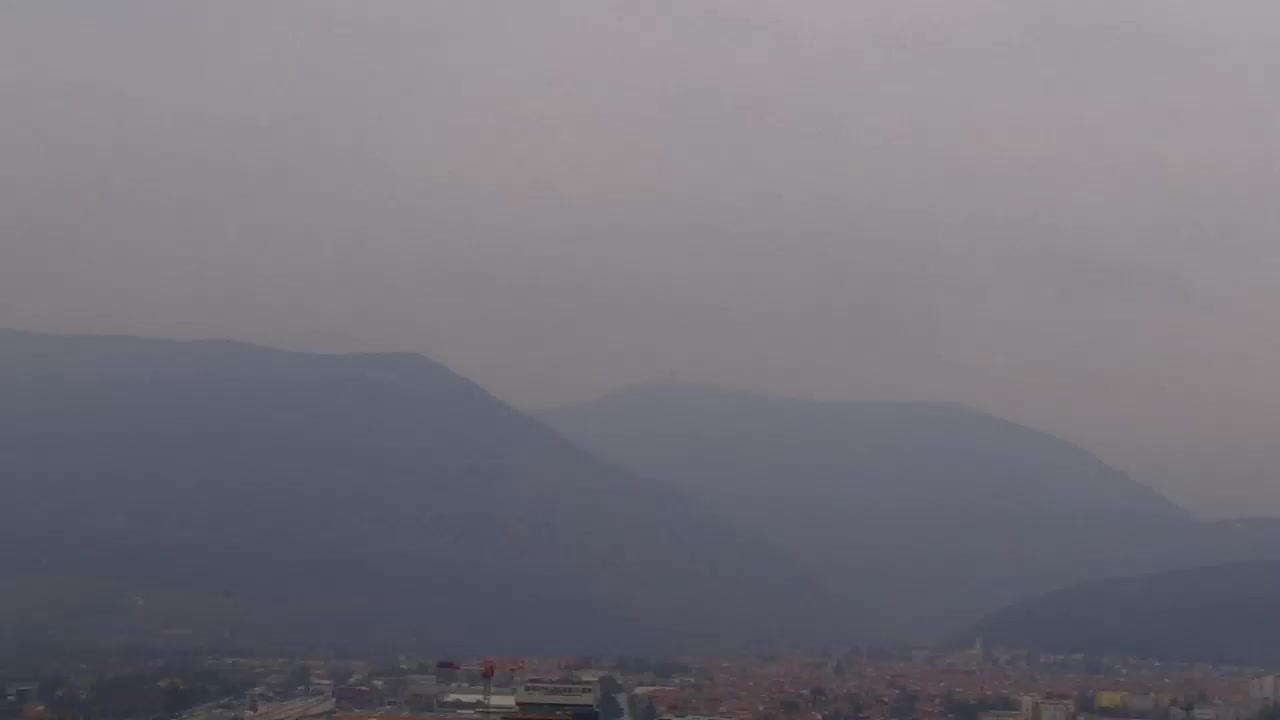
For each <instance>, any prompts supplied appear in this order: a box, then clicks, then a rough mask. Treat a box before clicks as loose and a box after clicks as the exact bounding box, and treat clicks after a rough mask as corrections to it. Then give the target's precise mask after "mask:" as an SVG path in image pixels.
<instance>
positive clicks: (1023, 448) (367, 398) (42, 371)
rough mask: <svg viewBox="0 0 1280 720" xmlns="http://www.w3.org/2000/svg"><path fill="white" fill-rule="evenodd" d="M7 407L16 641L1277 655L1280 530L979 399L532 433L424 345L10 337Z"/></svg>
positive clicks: (659, 396) (685, 393)
mask: <svg viewBox="0 0 1280 720" xmlns="http://www.w3.org/2000/svg"><path fill="white" fill-rule="evenodd" d="M0 395H2V396H3V397H4V398H5V402H4V403H0V484H2V485H0V487H2V488H3V490H4V493H5V498H6V504H7V506H8V507H11V508H14V509H15V511H14V512H11V513H10V514H9V518H8V521H7V522H6V523H3V524H0V591H2V592H0V611H2V612H0V648H3V650H4V652H5V653H8V654H9V655H10V656H16V655H19V654H29V653H33V652H39V651H40V649H41V648H50V647H53V648H60V649H62V650H66V649H67V648H73V647H83V648H92V647H97V648H102V647H109V646H113V645H120V644H122V643H155V644H158V645H164V646H171V645H174V644H186V645H187V646H190V647H203V648H224V649H225V648H238V649H241V650H244V651H246V652H248V651H255V650H258V651H260V650H265V649H268V648H286V649H290V648H291V649H294V650H299V649H302V648H308V647H311V648H314V647H315V646H317V645H322V646H343V647H348V648H362V647H363V648H377V649H379V650H390V649H394V648H397V647H404V646H421V645H422V644H423V643H429V644H430V646H431V647H436V648H444V649H452V650H453V651H458V652H466V651H468V650H475V649H478V648H489V649H493V650H498V651H502V652H512V653H525V652H543V653H586V652H590V653H608V652H630V653H635V652H650V653H716V652H761V651H767V650H769V649H771V648H783V647H793V648H797V647H810V648H816V647H822V646H832V645H846V644H849V643H895V642H910V643H927V642H931V641H935V640H938V639H940V638H945V637H959V636H962V635H976V634H989V635H990V636H991V637H992V638H998V639H999V640H1000V642H1002V643H1008V644H1010V645H1011V646H1017V647H1034V648H1037V650H1038V651H1042V652H1046V653H1052V652H1059V651H1060V652H1075V651H1077V650H1083V651H1087V652H1109V651H1112V650H1115V651H1131V652H1135V653H1136V652H1140V653H1141V654H1150V655H1153V656H1161V655H1169V656H1177V657H1184V658H1186V659H1195V658H1194V657H1193V656H1194V655H1195V654H1196V653H1197V652H1198V650H1197V648H1199V647H1206V648H1207V649H1206V650H1205V652H1209V653H1211V654H1212V659H1215V660H1221V661H1228V660H1232V659H1239V660H1241V661H1245V660H1247V661H1250V662H1271V661H1275V662H1280V644H1277V643H1276V642H1270V641H1268V642H1257V643H1248V642H1245V641H1243V640H1240V641H1238V642H1237V641H1236V640H1235V638H1236V637H1237V635H1236V634H1233V633H1245V632H1248V631H1249V630H1250V624H1251V623H1265V622H1268V619H1269V618H1271V617H1272V616H1270V615H1266V614H1265V613H1264V612H1263V611H1262V610H1261V609H1260V610H1259V612H1258V613H1254V614H1249V613H1243V612H1240V611H1239V609H1240V603H1242V602H1246V598H1250V597H1251V598H1253V599H1255V600H1257V601H1258V602H1259V603H1260V605H1259V608H1261V603H1262V602H1263V599H1264V598H1272V597H1273V595H1272V594H1269V593H1272V592H1273V590H1272V589H1268V588H1269V587H1270V586H1267V585H1266V583H1265V582H1264V581H1262V580H1259V579H1257V578H1258V574H1259V573H1265V574H1268V575H1269V576H1270V577H1271V578H1273V579H1274V577H1276V576H1277V574H1276V573H1275V572H1274V566H1273V565H1267V564H1266V563H1267V562H1268V561H1270V560H1273V559H1276V558H1280V530H1278V528H1280V522H1276V521H1269V520H1265V519H1261V520H1257V521H1253V522H1231V523H1211V522H1206V521H1203V520H1200V519H1198V518H1196V517H1195V516H1193V515H1192V514H1190V513H1188V512H1187V511H1185V510H1183V509H1182V508H1179V507H1177V506H1176V505H1174V504H1173V503H1171V502H1169V501H1168V500H1167V499H1165V498H1164V497H1162V496H1160V495H1159V494H1157V493H1155V492H1154V491H1152V490H1151V489H1150V488H1147V487H1145V486H1143V485H1141V484H1139V483H1137V482H1135V481H1133V480H1132V479H1131V478H1129V477H1127V476H1126V475H1124V474H1123V473H1121V472H1119V471H1117V470H1115V469H1113V468H1110V467H1108V466H1107V465H1105V464H1104V463H1102V462H1101V461H1100V460H1098V459H1097V458H1096V457H1094V456H1092V455H1091V454H1089V453H1088V452H1087V451H1085V450H1083V449H1080V448H1077V447H1074V446H1072V445H1070V444H1068V443H1066V442H1063V441H1061V440H1060V439H1057V438H1054V437H1052V436H1050V435H1047V434H1045V433H1042V432H1039V431H1037V430H1034V429H1031V428H1028V427H1025V426H1022V425H1018V424H1015V423H1010V422H1007V421H1005V420H1002V419H999V418H996V417H993V416H990V415H987V414H984V413H981V412H978V411H975V410H972V409H969V408H964V407H959V406H954V405H940V404H939V405H934V404H921V403H815V402H806V401H799V400H790V399H783V398H773V397H764V396H759V395H754V394H750V393H743V392H738V391H733V390H727V389H722V388H714V387H706V386H698V385H687V384H653V385H647V386H639V387H635V388H630V389H627V390H624V391H621V392H618V393H615V394H611V395H608V396H605V397H603V398H600V399H598V400H595V401H592V402H589V403H586V404H583V405H579V406H574V407H569V408H559V409H554V410H550V411H547V412H544V413H539V414H537V416H532V415H529V414H526V413H522V412H520V411H518V410H516V409H514V408H512V407H511V406H509V405H507V404H505V403H503V402H502V401H500V400H499V399H497V398H495V397H493V396H492V395H490V394H489V393H487V392H486V391H485V390H483V389H482V388H480V387H479V386H477V385H476V384H475V383H473V382H471V381H469V380H467V379H466V378H464V377H462V376H459V375H457V374H456V373H454V372H452V371H450V370H449V369H447V368H445V367H443V366H442V365H440V364H438V363H435V362H433V361H431V360H429V359H427V358H424V357H421V356H418V355H412V354H407V353H392V354H368V355H319V354H307V353H297V352H285V351H280V350H273V349H268V348H262V347H257V346H252V345H247V344H243V343H234V342H223V341H203V342H177V341H168V340H147V339H137V338H119V337H72V336H51V335H41V334H36V333H25V332H16V331H0ZM1231 563H1235V564H1234V565H1230V566H1229V567H1226V568H1222V567H1219V566H1226V565H1228V564H1231ZM1240 563H1243V564H1240ZM1196 568H1203V569H1196ZM1170 571H1177V572H1181V574H1173V575H1164V574H1159V573H1167V572H1170ZM1151 573H1157V574H1156V575H1152V576H1151V577H1152V578H1155V579H1153V580H1149V581H1148V580H1136V581H1126V580H1108V578H1117V577H1119V578H1125V577H1145V576H1147V575H1148V574H1151ZM1165 578H1169V579H1167V580H1166V579H1165ZM1198 582H1203V583H1206V584H1207V586H1210V587H1219V585H1220V584H1221V583H1227V584H1230V585H1232V586H1233V587H1235V588H1237V589H1239V590H1240V592H1232V593H1223V592H1211V591H1208V590H1204V591H1203V592H1195V593H1190V592H1183V593H1182V597H1183V599H1184V600H1185V601H1184V602H1182V603H1181V604H1178V605H1176V606H1168V608H1169V609H1168V611H1167V612H1164V611H1161V613H1157V614H1156V615H1154V616H1152V617H1147V618H1145V619H1146V620H1147V621H1148V622H1146V623H1145V624H1135V625H1134V627H1138V626H1140V627H1141V628H1143V629H1142V630H1141V632H1137V631H1135V633H1136V634H1135V635H1134V636H1133V637H1130V636H1128V635H1125V634H1123V633H1119V634H1117V633H1113V632H1110V631H1107V630H1105V629H1106V628H1114V627H1116V626H1117V624H1123V623H1126V622H1130V621H1128V620H1125V618H1134V617H1136V614H1138V613H1141V612H1142V610H1143V608H1145V607H1152V608H1156V607H1164V606H1161V605H1159V604H1158V603H1159V602H1161V601H1163V600H1166V599H1167V596H1168V595H1169V594H1170V593H1171V592H1173V589H1174V588H1177V587H1179V586H1181V585H1182V584H1183V583H1186V584H1188V585H1190V586H1192V587H1193V588H1194V587H1198V586H1197V583H1198ZM1080 583H1084V584H1083V585H1078V584H1080ZM1108 583H1119V584H1118V585H1109V584H1108ZM1126 583H1127V584H1126ZM1134 583H1136V585H1134ZM1073 586H1076V587H1073ZM1114 588H1124V594H1123V597H1124V598H1125V599H1124V601H1123V602H1122V601H1121V600H1119V599H1116V598H1117V595H1116V594H1115V593H1116V591H1115V589H1114ZM1249 588H1254V590H1253V591H1252V594H1251V591H1250V590H1249ZM1184 590H1185V589H1184ZM1175 594H1177V593H1175ZM1192 597H1194V598H1197V599H1195V600H1192V599H1190V598H1192ZM1148 602H1150V603H1152V604H1151V605H1147V604H1146V603H1148ZM1082 603H1083V604H1084V605H1087V606H1088V607H1089V608H1091V611H1090V612H1091V613H1092V614H1082V613H1080V612H1079V608H1080V607H1082ZM1271 607H1275V605H1271ZM1064 608H1067V609H1071V610H1072V612H1073V613H1074V614H1072V615H1070V619H1071V623H1075V624H1069V623H1063V617H1064V616H1063V615H1062V614H1061V613H1062V612H1063V609H1064ZM1193 613H1194V614H1198V615H1200V616H1202V617H1203V616H1205V615H1210V616H1215V617H1220V618H1222V619H1223V621H1222V622H1221V623H1218V624H1216V625H1212V627H1213V628H1214V632H1215V633H1218V635H1217V642H1216V645H1214V646H1213V647H1207V646H1201V645H1196V644H1195V643H1194V642H1193V643H1191V644H1187V643H1185V642H1182V640H1185V639H1186V638H1187V633H1185V632H1183V630H1185V628H1176V629H1169V631H1168V633H1167V635H1165V637H1164V640H1163V641H1162V640H1161V639H1160V638H1161V636H1160V633H1159V627H1160V623H1161V622H1164V623H1165V624H1166V625H1167V624H1170V623H1179V622H1191V616H1192V614H1193ZM1231 620H1238V621H1239V622H1238V623H1235V624H1233V622H1231ZM1055 623H1057V624H1061V626H1062V628H1067V627H1073V628H1093V629H1094V630H1096V632H1092V633H1089V632H1084V631H1066V630H1065V629H1064V630H1063V631H1061V632H1058V631H1050V630H1048V629H1046V628H1047V627H1048V626H1050V625H1054V624H1055ZM1275 625H1276V623H1275V622H1274V620H1271V627H1274V626H1275ZM1268 637H1269V636H1268ZM1180 642H1181V644H1179V643H1180ZM1268 643H1269V644H1268ZM1232 648H1238V649H1239V651H1240V652H1239V653H1238V654H1233V652H1232ZM1269 648H1270V649H1269Z"/></svg>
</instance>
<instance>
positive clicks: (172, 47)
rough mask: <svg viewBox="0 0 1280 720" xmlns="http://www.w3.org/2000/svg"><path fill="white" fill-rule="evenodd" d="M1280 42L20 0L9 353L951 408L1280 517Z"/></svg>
mask: <svg viewBox="0 0 1280 720" xmlns="http://www.w3.org/2000/svg"><path fill="white" fill-rule="evenodd" d="M1278 191H1280V7H1277V6H1276V4H1275V3H1274V2H1273V1H1271V0H1264V1H1260V2H1205V1H1204V0H1194V1H1188V2H1178V1H1176V0H1151V1H1149V2H1138V1H1129V2H1116V1H1115V0H1098V1H1097V2H1083V1H1081V0H1061V1H1057V2H1049V1H1047V0H1045V1H1041V2H1024V1H1021V0H1009V1H1007V2H978V1H976V0H966V1H965V2H953V1H951V0H937V1H936V2H907V1H905V0H886V1H885V2H878V3H869V2H853V1H851V0H837V1H834V2H808V1H804V0H801V1H791V0H787V1H785V2H784V1H779V0H774V1H772V2H752V1H748V0H725V1H724V2H706V1H694V2H689V1H687V0H681V1H679V2H675V1H673V2H652V1H646V2H605V1H603V0H583V1H582V2H575V3H560V2H549V1H547V0H538V1H537V2H533V1H530V2H517V1H515V0H511V1H509V2H483V1H480V0H457V1H455V2H425V1H417V0H415V1H406V2H382V1H377V2H351V1H345V2H328V1H325V0H305V1H304V0H297V1H296V2H271V3H264V2H260V0H245V1H243V2H232V1H229V0H218V1H217V2H204V3H176V2H172V0H155V1H154V2H126V1H124V0H115V1H113V2H102V1H101V0H84V1H83V2H16V1H15V2H8V3H4V4H3V5H2V6H0V326H12V327H21V328H27V329H41V330H52V331H64V332H93V333H131V334H146V335H162V336H181V337H205V336H218V337H234V338H241V339H247V340H253V341H260V342H265V343H270V344H276V345H283V346H287V347H295V348H303V349H322V350H377V349H412V350H420V351H423V352H426V353H429V354H430V355H432V356H433V357H435V358H437V359H439V360H442V361H444V362H446V363H448V364H449V365H451V366H452V367H454V368H455V369H457V370H458V371H460V372H462V373H464V374H466V375H469V376H470V377H472V378H475V379H477V380H478V381H480V382H482V383H483V384H485V385H486V386H487V387H489V388H490V389H491V390H493V391H494V392H495V393H497V394H498V395H500V396H501V397H503V398H505V399H508V400H510V401H512V402H514V403H516V404H518V405H521V406H525V407H531V406H537V405H544V404H549V403H555V402H561V401H567V400H574V399H580V398H584V397H587V396H590V395H592V394H595V393H598V392H600V391H603V390H607V389H610V388H613V387H616V386H618V385H622V384H626V383H629V382H635V381H641V380H646V379H652V378H655V377H671V378H681V379H687V380H707V381H714V382H720V383H725V384H732V385H738V386H743V387H748V388H755V389H760V390H767V391H771V392H776V393H781V394H787V395H794V396H801V397H813V398H824V399H916V400H947V401H960V402H965V403H969V404H972V405H975V406H977V407H980V408H983V409H986V410H989V411H992V412H995V413H997V414H1001V415H1005V416H1007V417H1010V418H1012V419H1016V420H1020V421H1024V422H1028V423H1031V424H1034V425H1037V426H1039V427H1041V428H1044V429H1046V430H1049V431H1052V432H1055V433H1058V434H1061V435H1063V436H1064V437H1067V438H1069V439H1072V440H1074V441H1076V442H1079V443H1081V444H1083V445H1085V446H1086V447H1088V448H1090V449H1092V450H1094V451H1095V452H1097V453H1099V454H1100V455H1101V456H1102V457H1103V458H1105V459H1106V460H1108V461H1109V462H1112V463H1114V464H1116V465H1118V466H1120V467H1122V468H1124V469H1127V470H1129V471H1131V472H1133V473H1134V474H1135V476H1137V477H1139V478H1140V479H1142V480H1144V481H1146V482H1148V483H1150V484H1152V485H1153V486H1155V487H1157V488H1158V489H1160V490H1162V491H1164V492H1166V493H1168V494H1170V495H1172V496H1173V497H1175V498H1176V499H1179V500H1181V501H1183V502H1185V503H1187V504H1188V505H1190V506H1191V507H1193V508H1195V509H1197V510H1200V511H1203V512H1206V513H1210V514H1264V513H1269V514H1280V441H1277V438H1278V437H1280V378H1278V377H1277V372H1278V369H1280V318H1277V317H1276V315H1277V311H1278V310H1280V233H1278V231H1280V192H1278Z"/></svg>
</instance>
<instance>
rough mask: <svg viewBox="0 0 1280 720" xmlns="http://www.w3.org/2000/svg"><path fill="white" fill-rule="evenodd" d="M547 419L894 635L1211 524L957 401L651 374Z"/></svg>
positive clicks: (974, 611)
mask: <svg viewBox="0 0 1280 720" xmlns="http://www.w3.org/2000/svg"><path fill="white" fill-rule="evenodd" d="M542 417H544V418H545V419H547V420H548V421H549V422H550V423H552V424H553V425H555V426H556V427H558V428H560V429H561V430H562V431H563V432H564V433H565V434H566V435H568V436H569V437H570V438H571V439H573V440H575V441H576V442H578V443H579V444H580V445H582V446H583V447H585V448H587V449H588V450H591V451H593V452H595V453H597V454H599V455H600V456H601V457H603V458H605V459H607V460H610V461H612V462H615V463H618V464H619V465H621V466H623V467H625V468H627V469H629V470H631V471H633V472H635V473H637V474H641V475H645V476H649V477H654V478H659V479H662V480H665V481H668V482H671V483H672V484H675V485H677V486H679V487H681V488H683V489H684V490H686V491H688V492H690V493H691V494H694V495H696V496H698V497H701V498H703V499H704V500H706V501H707V502H709V503H712V504H714V505H715V506H717V507H719V508H721V509H723V510H725V511H726V512H727V513H728V514H729V515H730V516H731V517H733V518H734V519H735V520H736V521H737V522H738V523H739V524H740V525H741V526H742V527H745V528H748V529H751V530H754V531H763V532H766V533H768V534H769V535H770V536H771V537H773V538H775V539H776V540H778V541H779V542H780V543H781V544H783V545H784V546H786V547H788V548H790V549H791V550H792V551H793V552H795V553H797V554H799V555H803V556H805V557H807V558H809V559H810V561H811V562H812V563H813V564H814V565H816V566H819V567H821V568H823V570H824V572H825V573H826V574H828V575H829V576H832V577H835V578H837V580H838V581H839V582H840V583H842V585H843V589H844V591H845V592H846V593H847V594H848V595H849V596H857V597H860V598H863V599H865V601H866V602H868V603H870V608H871V610H873V611H876V612H875V616H876V620H875V622H874V623H873V625H872V626H870V627H868V628H865V629H867V630H868V631H871V632H875V631H878V632H879V634H880V635H881V636H882V637H884V638H894V639H896V638H902V637H916V638H920V637H924V638H927V637H930V636H931V635H932V634H934V633H937V632H940V631H943V630H946V629H950V628H953V627H955V626H957V625H959V624H961V623H967V622H972V621H973V620H974V619H976V618H977V617H979V616H980V615H981V614H982V613H985V612H988V611H990V610H991V609H993V608H996V607H999V606H1001V605H1003V604H1005V603H1008V602H1011V601H1013V600H1016V599H1019V598H1021V597H1025V596H1027V595H1030V594H1033V593H1037V592H1043V591H1046V590H1049V589H1052V588H1057V587H1062V586H1064V585H1067V584H1069V583H1072V582H1075V581H1078V580H1082V579H1086V578H1094V577H1102V576H1106V575H1111V574H1117V573H1124V572H1131V571H1136V570H1143V569H1148V568H1151V567H1161V566H1163V565H1164V563H1167V562H1170V561H1171V560H1170V556H1173V557H1177V556H1179V555H1180V554H1183V555H1186V554H1191V553H1193V552H1194V548H1195V547H1196V546H1198V541H1196V540H1195V539H1194V538H1195V536H1197V535H1198V534H1199V533H1200V532H1201V529H1200V527H1199V524H1198V523H1196V522H1195V521H1193V520H1192V519H1191V518H1190V517H1189V516H1188V515H1187V514H1186V513H1185V512H1183V511H1182V510H1180V509H1179V508H1177V507H1176V506H1174V505H1173V504H1171V503H1170V502H1168V501H1167V500H1165V499H1164V498H1163V497H1161V496H1159V495H1157V494H1156V493H1154V492H1152V491H1151V490H1149V489H1148V488H1146V487H1145V486H1142V485H1140V484H1138V483H1136V482H1134V481H1133V480H1131V479H1130V478H1128V477H1127V476H1125V475H1124V474H1122V473H1120V472H1118V471H1116V470H1114V469H1112V468H1110V467H1108V466H1106V465H1105V464H1103V463H1102V462H1101V461H1099V460H1098V459H1097V458H1095V457H1094V456H1092V455H1090V454H1088V453H1086V452H1084V451H1082V450H1080V449H1079V448H1076V447H1074V446H1072V445H1069V444H1068V443H1065V442H1063V441H1061V440H1058V439H1056V438H1054V437H1051V436H1049V435H1046V434H1044V433H1041V432H1038V431H1035V430H1032V429H1030V428H1027V427H1023V426H1020V425H1016V424H1014V423H1010V422H1006V421H1003V420H1000V419H998V418H995V417H991V416H989V415H985V414H982V413H979V412H975V411H973V410H970V409H967V408H964V407H960V406H954V405H931V404H910V403H820V402H808V401H799V400H789V399H781V398H772V397H761V396H758V395H752V394H749V393H742V392H734V391H728V390H723V389H718V388H713V387H706V386H698V385H686V384H674V385H672V384H656V385H647V386H641V387H637V388H632V389H629V390H624V391H622V392H619V393H616V394H613V395H608V396H605V397H603V398H600V399H598V400H595V401H592V402H589V403H586V404H583V405H578V406H573V407H567V408H560V409H555V410H551V411H548V412H546V413H543V415H542ZM1181 561H1184V562H1185V561H1187V558H1186V557H1183V558H1182V559H1181Z"/></svg>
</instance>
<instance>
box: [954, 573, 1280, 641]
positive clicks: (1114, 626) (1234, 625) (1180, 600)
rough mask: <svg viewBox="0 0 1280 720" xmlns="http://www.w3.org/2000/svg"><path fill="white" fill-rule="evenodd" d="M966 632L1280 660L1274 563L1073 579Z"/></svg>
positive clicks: (1279, 588) (1279, 583)
mask: <svg viewBox="0 0 1280 720" xmlns="http://www.w3.org/2000/svg"><path fill="white" fill-rule="evenodd" d="M972 634H981V635H982V636H983V637H984V639H985V640H986V642H987V643H988V644H990V645H993V646H994V645H1001V646H1008V647H1019V648H1035V649H1038V650H1042V651H1052V652H1064V653H1066V652H1088V653H1098V654H1108V653H1109V654H1126V655H1141V656H1146V657H1159V658H1168V659H1172V660H1187V661H1204V662H1223V663H1241V664H1261V665H1268V664H1275V663H1280V561H1274V560H1273V561H1268V562H1254V563H1237V564H1231V565H1221V566H1213V567H1203V568H1194V569H1188V570H1176V571H1170V572H1164V573H1159V574H1154V575H1145V576H1138V577H1124V578H1114V579H1108V580H1100V581H1094V582H1090V583H1085V584H1081V585H1076V586H1074V587H1070V588H1067V589H1065V590H1060V591H1057V592H1054V593H1051V594H1048V595H1044V596H1041V597H1037V598H1034V599H1031V600H1026V601H1023V602H1019V603H1015V604H1014V605H1011V606H1009V607H1007V608H1004V609H1002V610H999V611H997V612H995V613H993V614H992V615H990V616H988V617H987V618H985V619H983V620H982V621H981V622H979V623H978V625H977V627H976V629H975V630H974V631H973V633H971V635H972Z"/></svg>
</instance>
